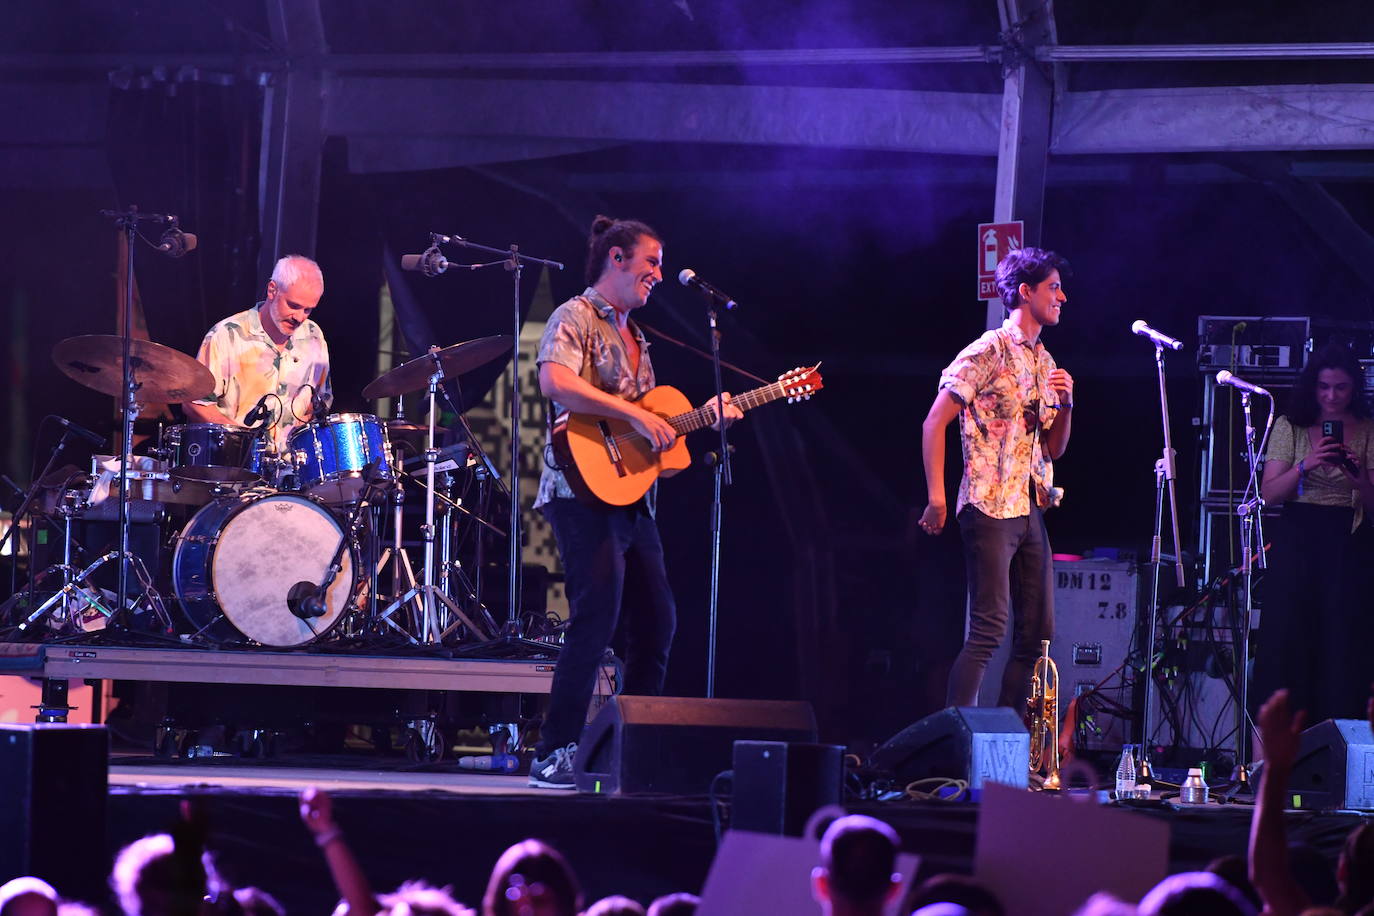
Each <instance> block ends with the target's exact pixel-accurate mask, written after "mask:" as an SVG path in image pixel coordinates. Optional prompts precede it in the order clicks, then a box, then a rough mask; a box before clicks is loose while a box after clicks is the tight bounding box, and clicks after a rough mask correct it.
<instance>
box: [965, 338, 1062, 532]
mask: <svg viewBox="0 0 1374 916" xmlns="http://www.w3.org/2000/svg"><path fill="white" fill-rule="evenodd" d="M1054 365H1055V364H1054V358H1053V357H1052V356H1050V354H1049V351H1048V350H1046V349H1045V345H1044V344H1042V343H1041V342H1040V341H1039V340H1038V339H1037V340H1034V341H1031V340H1027V339H1026V336H1025V334H1023V333H1022V331H1021V328H1020V327H1018V326H1017V325H1016V324H1014V323H1013V322H1012V321H1011V320H1010V319H1008V320H1006V321H1004V322H1002V326H1001V327H1000V328H996V329H994V330H991V331H988V332H987V333H985V334H984V335H983V336H982V337H979V338H978V339H977V340H975V341H974V342H973V343H971V344H969V345H968V346H967V347H965V348H964V349H963V351H962V352H961V353H960V354H959V355H958V356H956V357H955V358H954V362H952V363H950V364H949V367H948V368H946V369H945V371H944V372H943V373H941V375H940V389H941V390H947V391H949V393H950V394H951V395H953V397H954V399H955V400H956V401H958V402H959V403H960V404H962V405H963V407H964V409H963V410H962V411H960V413H959V438H960V441H961V442H962V443H963V447H964V476H963V477H962V478H961V479H960V481H959V501H958V503H957V507H956V509H955V512H956V513H957V512H961V511H963V508H964V506H966V505H971V506H973V507H974V508H976V509H978V510H979V511H980V512H982V513H983V514H984V515H987V516H990V517H991V518H1002V519H1006V518H1019V517H1021V516H1023V515H1029V514H1030V493H1031V489H1032V487H1033V488H1034V490H1035V502H1036V505H1038V506H1040V507H1041V508H1045V507H1047V506H1057V505H1058V504H1059V501H1060V499H1061V498H1062V497H1063V491H1062V490H1060V489H1058V488H1057V487H1055V486H1054V463H1053V462H1052V461H1051V460H1050V458H1049V456H1048V455H1047V454H1046V449H1045V447H1044V442H1045V438H1044V437H1045V432H1046V431H1047V430H1048V429H1049V428H1050V426H1051V425H1053V423H1054V418H1055V415H1056V414H1057V412H1058V410H1057V408H1056V406H1055V405H1056V404H1057V400H1058V398H1057V396H1056V395H1055V394H1054V393H1053V392H1052V391H1051V390H1050V388H1049V385H1048V384H1047V383H1046V378H1047V376H1048V375H1049V374H1050V372H1051V370H1053V369H1054Z"/></svg>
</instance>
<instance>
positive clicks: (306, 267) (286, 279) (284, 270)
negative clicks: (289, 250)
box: [272, 254, 324, 289]
mask: <svg viewBox="0 0 1374 916" xmlns="http://www.w3.org/2000/svg"><path fill="white" fill-rule="evenodd" d="M312 278H313V279H314V280H316V281H317V282H318V283H319V284H320V289H324V274H323V273H322V272H321V271H320V265H318V264H316V263H315V262H314V261H312V260H311V259H310V258H307V257H306V256H305V255H303V254H288V255H287V256H286V257H284V258H282V259H281V260H279V261H278V262H277V265H276V266H275V267H273V268H272V281H273V282H274V283H276V284H277V286H279V287H281V288H282V289H290V288H291V287H293V286H295V285H296V284H297V283H299V282H300V281H301V280H305V279H312Z"/></svg>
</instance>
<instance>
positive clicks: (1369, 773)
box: [1288, 719, 1374, 811]
mask: <svg viewBox="0 0 1374 916" xmlns="http://www.w3.org/2000/svg"><path fill="white" fill-rule="evenodd" d="M1288 794H1289V795H1290V796H1291V797H1292V802H1293V807H1294V808H1304V809H1315V810H1330V809H1353V810H1361V811H1371V810H1374V735H1371V734H1370V731H1369V722H1368V721H1366V720H1364V719H1327V720H1325V721H1323V722H1318V723H1317V724H1316V725H1313V726H1312V727H1311V728H1309V729H1307V730H1306V731H1304V732H1303V733H1302V738H1301V740H1300V742H1299V745H1298V759H1297V761H1296V762H1295V763H1294V765H1293V775H1292V776H1291V777H1289V780H1288Z"/></svg>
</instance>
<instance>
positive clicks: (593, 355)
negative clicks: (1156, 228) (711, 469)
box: [534, 286, 658, 513]
mask: <svg viewBox="0 0 1374 916" xmlns="http://www.w3.org/2000/svg"><path fill="white" fill-rule="evenodd" d="M614 312H615V306H613V305H611V304H610V303H609V302H607V301H606V298H605V297H604V296H602V295H601V294H600V293H598V292H597V291H596V290H595V289H593V288H592V287H590V286H589V287H587V289H586V290H585V291H584V292H583V293H582V295H580V296H573V297H572V298H571V299H569V300H568V301H567V302H564V303H563V304H562V305H560V306H559V307H558V308H556V309H554V310H553V314H552V315H550V316H549V323H548V324H547V325H545V326H544V336H543V337H542V338H541V339H540V341H539V354H538V356H536V357H535V359H536V361H537V362H538V363H539V364H540V365H543V364H544V363H550V362H552V363H558V364H559V365H560V366H566V367H567V368H569V369H571V370H572V371H573V372H576V373H577V374H578V375H580V376H581V377H582V378H583V379H585V380H586V381H588V382H590V383H591V384H593V385H595V386H596V387H597V388H600V389H601V390H602V391H609V392H610V393H611V394H614V395H619V396H620V397H622V398H624V399H625V400H627V401H638V400H639V399H640V398H642V397H643V396H644V395H645V393H646V392H648V390H649V389H650V388H652V387H654V366H653V363H652V362H651V361H650V360H649V342H648V341H647V340H645V339H644V332H643V331H641V330H640V329H639V326H638V325H637V324H635V323H634V321H631V322H630V329H631V330H632V331H633V332H634V335H635V339H636V340H637V341H639V354H640V357H639V372H638V373H637V374H636V373H635V371H634V368H633V367H634V362H633V360H631V358H630V352H629V350H628V349H626V347H625V341H623V340H622V339H621V338H620V331H618V330H617V329H616V325H615V317H614ZM552 409H553V412H552V414H551V415H550V417H551V418H552V416H554V415H557V414H560V413H562V412H563V406H562V405H561V404H558V403H556V402H552ZM657 492H658V485H657V484H655V485H654V486H653V487H651V488H650V489H649V492H648V493H646V494H645V496H644V500H645V503H646V504H647V505H648V508H649V512H650V513H652V512H653V511H654V498H655V496H656V495H657ZM573 498H574V493H573V491H572V487H570V486H569V485H568V478H567V477H566V476H565V475H564V473H563V472H562V471H560V470H559V469H558V468H557V467H556V466H555V463H554V460H553V446H552V443H550V444H548V445H546V446H545V448H544V470H543V472H542V473H541V474H540V475H539V495H538V496H537V497H536V498H535V500H534V506H535V508H536V509H537V508H539V507H540V506H542V505H544V504H545V503H546V502H548V501H549V500H551V499H573Z"/></svg>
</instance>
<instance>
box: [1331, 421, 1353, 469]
mask: <svg viewBox="0 0 1374 916" xmlns="http://www.w3.org/2000/svg"><path fill="white" fill-rule="evenodd" d="M1322 435H1323V436H1325V437H1328V438H1331V439H1335V440H1336V441H1337V442H1339V443H1341V444H1342V445H1343V444H1345V424H1344V423H1343V422H1341V421H1340V420H1322ZM1337 463H1338V464H1339V465H1340V466H1341V467H1343V468H1345V469H1346V470H1347V471H1349V472H1350V473H1352V474H1358V473H1360V469H1359V468H1357V467H1356V466H1355V462H1353V461H1351V460H1350V457H1349V456H1348V455H1342V456H1341V460H1340V461H1339V462H1337Z"/></svg>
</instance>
